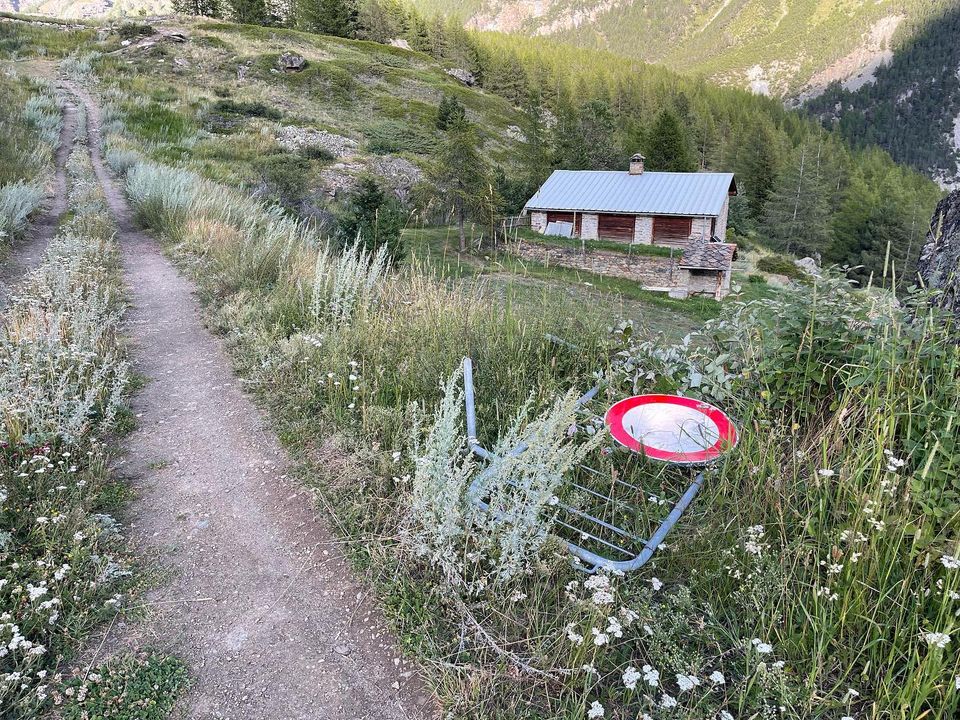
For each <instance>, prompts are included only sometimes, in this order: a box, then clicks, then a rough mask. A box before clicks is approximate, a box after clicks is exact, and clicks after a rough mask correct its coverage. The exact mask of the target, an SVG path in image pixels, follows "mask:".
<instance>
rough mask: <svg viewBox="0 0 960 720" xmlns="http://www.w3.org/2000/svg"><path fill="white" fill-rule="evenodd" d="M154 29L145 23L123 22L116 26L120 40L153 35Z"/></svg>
mask: <svg viewBox="0 0 960 720" xmlns="http://www.w3.org/2000/svg"><path fill="white" fill-rule="evenodd" d="M156 32H157V31H156V30H155V29H154V28H153V26H152V25H147V24H146V23H136V22H125V23H123V24H122V25H120V27H118V28H117V35H119V36H120V39H121V40H135V39H136V38H138V37H146V36H150V35H155V34H156Z"/></svg>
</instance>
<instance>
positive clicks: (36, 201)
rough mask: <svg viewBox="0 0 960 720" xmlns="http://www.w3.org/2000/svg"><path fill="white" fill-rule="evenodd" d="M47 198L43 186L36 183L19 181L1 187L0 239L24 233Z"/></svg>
mask: <svg viewBox="0 0 960 720" xmlns="http://www.w3.org/2000/svg"><path fill="white" fill-rule="evenodd" d="M45 196H46V190H45V189H44V187H43V185H42V184H40V183H36V182H32V183H31V182H24V181H22V180H18V181H17V182H15V183H11V184H9V185H4V186H2V187H0V237H2V236H13V235H18V234H19V233H21V232H23V230H24V228H26V226H27V219H28V218H29V217H30V215H31V213H33V212H34V211H35V210H36V209H37V208H38V207H40V203H42V202H43V198H44V197H45Z"/></svg>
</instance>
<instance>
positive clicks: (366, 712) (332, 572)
mask: <svg viewBox="0 0 960 720" xmlns="http://www.w3.org/2000/svg"><path fill="white" fill-rule="evenodd" d="M72 90H73V92H74V93H75V94H76V96H77V97H78V98H79V100H80V101H81V102H83V103H84V104H85V106H86V108H87V111H88V124H89V131H90V147H91V156H92V161H93V165H94V169H95V171H96V174H97V176H98V178H99V180H100V182H101V183H102V184H103V188H104V191H105V192H106V196H107V201H108V204H109V207H110V209H111V211H112V213H113V214H114V216H115V218H116V221H117V224H118V227H119V244H120V248H121V253H122V262H123V272H124V277H125V280H126V283H127V285H128V287H129V294H130V301H131V305H132V307H131V308H130V310H129V311H128V315H127V326H126V330H127V334H128V336H129V337H130V338H131V340H132V343H133V348H132V360H133V363H134V367H135V369H136V370H137V371H138V372H139V373H142V374H143V375H144V376H145V377H146V378H147V382H146V385H145V387H144V388H143V389H142V390H141V391H139V392H138V393H137V394H136V395H135V397H134V398H133V401H132V405H133V410H134V412H135V414H136V417H137V429H136V430H134V431H133V432H132V433H131V434H130V435H129V436H128V437H127V438H126V440H125V441H124V446H125V448H124V449H125V458H126V460H125V467H124V469H125V471H126V473H127V474H129V475H130V476H131V478H132V481H133V484H134V487H135V490H136V492H137V498H136V499H135V500H134V501H133V503H132V506H131V508H130V511H129V515H130V521H131V522H130V535H131V539H132V541H133V542H134V544H135V545H136V546H138V547H139V548H140V549H141V550H142V551H144V552H145V553H148V554H151V555H154V556H156V557H157V558H159V560H160V563H161V565H162V566H163V567H165V568H166V569H167V570H168V571H169V578H168V580H167V581H165V582H164V583H163V585H162V587H160V588H158V589H156V590H155V591H153V592H152V593H151V594H150V596H149V597H148V598H147V603H149V608H148V609H149V616H148V618H147V619H146V620H145V621H144V622H142V623H131V624H130V625H123V626H118V627H117V628H115V629H114V631H113V632H114V634H115V635H118V636H119V637H120V643H121V644H123V643H126V644H127V645H129V646H131V647H152V648H156V649H159V650H163V651H167V652H172V653H175V654H177V655H179V656H180V657H182V658H183V659H184V660H185V661H186V662H187V663H188V664H189V666H190V669H191V673H192V676H193V679H194V680H193V686H192V688H191V690H190V692H189V695H188V697H187V698H186V700H185V701H184V702H183V703H182V707H180V708H179V710H178V713H179V714H180V715H181V716H182V717H188V718H204V719H207V718H230V719H231V720H245V719H250V720H253V719H255V718H256V719H257V720H265V719H273V718H276V719H277V720H287V719H290V720H293V719H297V718H302V719H304V720H306V719H307V718H310V719H320V718H324V719H325V718H358V719H359V718H390V719H392V718H407V717H418V718H419V717H432V716H434V715H435V714H436V709H435V706H434V701H433V699H432V696H431V695H430V693H429V692H427V691H426V690H425V687H424V684H423V683H422V682H421V680H420V678H419V675H418V673H417V669H416V667H415V666H414V665H413V664H412V663H411V662H409V661H408V660H406V659H404V658H403V656H402V655H401V652H400V650H399V649H398V647H397V640H396V638H395V636H394V635H393V634H392V633H391V632H390V631H389V630H388V628H387V627H386V626H385V623H384V621H383V616H382V613H381V612H379V610H378V608H377V607H375V606H374V605H373V604H372V603H371V602H370V601H369V600H368V598H367V594H366V591H365V590H364V588H363V587H362V586H360V585H359V584H358V583H357V582H356V581H355V580H354V578H353V577H352V575H351V572H350V569H349V567H348V566H347V564H346V562H345V561H344V559H343V557H342V556H341V554H340V553H339V552H338V551H337V549H336V548H337V547H338V545H337V543H336V542H335V540H334V539H333V537H332V536H331V533H330V532H329V530H328V528H327V526H326V524H325V522H324V520H322V519H320V518H318V517H317V513H316V510H315V504H314V499H313V497H312V496H311V494H310V493H309V492H308V491H307V490H305V489H304V488H303V487H302V486H299V485H298V484H296V483H295V482H294V481H293V480H292V479H291V478H290V477H289V474H290V469H289V467H290V464H289V460H288V458H287V456H286V455H285V453H284V450H283V449H282V448H281V446H280V444H279V443H278V441H277V439H276V437H275V436H274V435H273V433H272V432H271V431H270V430H269V429H268V428H267V427H266V424H265V421H264V417H263V416H262V415H261V413H260V411H259V410H258V408H257V407H256V406H255V405H254V403H253V402H252V400H251V399H250V398H249V397H248V396H247V395H245V394H244V393H243V391H242V390H241V387H240V383H239V381H238V379H237V378H236V377H235V375H234V373H233V372H232V370H231V365H230V361H229V359H228V356H227V353H226V352H225V350H224V348H223V346H222V344H221V342H220V341H219V340H218V339H217V338H215V337H214V336H213V335H212V334H211V333H210V332H208V331H207V330H206V329H205V328H204V325H203V320H202V317H201V311H200V307H199V304H198V301H197V299H196V297H195V295H194V287H193V285H192V283H191V282H190V281H189V280H187V279H186V278H184V277H182V276H181V275H180V274H178V272H177V271H176V270H175V269H174V267H173V266H172V265H171V263H170V262H169V260H168V259H167V258H166V257H164V255H163V254H162V253H161V250H160V248H159V247H158V244H157V242H156V241H155V240H154V239H153V238H151V237H150V236H148V235H147V234H145V233H144V232H142V231H141V230H139V229H138V227H137V226H136V223H135V221H134V218H133V214H132V212H131V209H130V207H129V205H128V203H127V201H126V198H125V197H124V194H123V192H122V189H121V188H120V187H119V185H118V183H117V182H116V181H115V180H114V179H113V177H112V176H111V175H110V174H109V173H108V171H107V170H106V168H105V167H104V163H103V159H102V149H101V143H100V134H99V128H100V111H99V108H98V106H97V104H96V102H95V101H94V100H93V99H92V98H91V96H90V95H89V94H88V93H86V92H85V91H84V90H83V89H82V88H79V87H73V88H72ZM114 642H116V641H115V640H111V643H114Z"/></svg>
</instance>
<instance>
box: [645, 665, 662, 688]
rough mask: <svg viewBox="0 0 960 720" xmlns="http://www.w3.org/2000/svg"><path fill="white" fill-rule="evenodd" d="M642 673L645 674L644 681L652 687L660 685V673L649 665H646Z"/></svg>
mask: <svg viewBox="0 0 960 720" xmlns="http://www.w3.org/2000/svg"><path fill="white" fill-rule="evenodd" d="M640 671H641V672H642V673H643V680H644V682H646V683H647V685H649V686H650V687H657V686H658V685H660V672H659V671H657V670H654V669H653V668H652V667H650V666H649V665H644V666H643V667H642V668H641V669H640Z"/></svg>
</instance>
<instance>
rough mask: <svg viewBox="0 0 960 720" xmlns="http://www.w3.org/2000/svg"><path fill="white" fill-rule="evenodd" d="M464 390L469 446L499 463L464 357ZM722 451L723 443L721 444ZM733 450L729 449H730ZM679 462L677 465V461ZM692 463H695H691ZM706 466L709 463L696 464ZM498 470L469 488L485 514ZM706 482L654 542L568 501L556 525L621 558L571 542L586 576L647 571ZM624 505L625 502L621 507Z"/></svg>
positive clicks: (696, 485)
mask: <svg viewBox="0 0 960 720" xmlns="http://www.w3.org/2000/svg"><path fill="white" fill-rule="evenodd" d="M463 388H464V404H465V406H466V421H467V444H468V445H469V447H470V450H471V452H473V453H474V454H475V455H477V456H478V457H480V458H481V459H483V460H486V461H488V462H491V461H493V460H495V459H496V456H495V455H494V454H493V453H492V452H490V451H489V450H487V449H486V448H484V447H483V446H482V445H480V443H479V441H478V440H477V418H476V410H475V400H474V385H473V361H472V360H471V358H469V357H465V358H464V359H463ZM599 390H600V386H599V385H597V386H595V387H593V388H592V389H590V390H589V391H588V392H587V393H585V394H584V395H583V396H581V397H580V399H579V400H577V403H576V405H577V407H583V406H584V405H585V404H587V403H588V402H590V401H591V400H592V399H593V398H594V397H595V396H596V394H597V393H598V392H599ZM735 442H736V440H735V430H734V443H735ZM527 447H528V446H527V444H526V443H524V442H521V443H519V444H518V445H517V446H516V447H514V448H513V449H512V450H510V454H511V455H514V456H516V455H520V454H522V453H523V452H525V451H526V450H527ZM717 447H719V443H718V445H717ZM725 449H728V448H725ZM639 451H640V452H641V453H642V452H643V448H642V446H641V447H640V448H639ZM673 464H676V463H673ZM687 464H688V465H689V464H693V463H687ZM696 464H701V465H702V464H704V463H696ZM579 467H580V469H582V470H584V471H586V472H588V473H593V474H597V475H601V474H602V473H601V472H600V471H599V470H596V469H594V468H590V467H587V466H586V465H580V466H579ZM492 472H494V467H493V465H490V466H488V467H487V468H486V469H484V470H483V471H481V472H480V473H479V474H478V475H477V476H476V477H475V478H474V479H473V481H472V482H471V484H470V488H469V494H470V499H471V501H472V502H474V503H475V504H476V505H477V506H478V507H480V508H481V509H483V510H485V511H486V510H488V509H489V505H488V504H487V503H486V502H485V501H484V498H483V497H482V492H483V490H482V488H483V482H484V480H486V479H487V478H488V477H489V476H490V474H491V473H492ZM703 481H704V470H703V469H700V470H699V471H698V472H697V473H696V475H695V476H694V478H693V480H692V481H691V483H690V485H689V486H688V487H687V489H686V491H685V492H684V493H683V495H681V496H680V499H679V500H678V501H677V503H676V504H675V505H674V506H673V509H672V510H671V511H670V513H669V514H668V515H667V517H666V518H664V519H663V520H662V521H661V522H660V525H659V526H658V527H657V529H656V530H655V531H654V532H653V534H652V535H651V536H650V538H649V539H644V538H641V537H638V536H637V535H635V534H633V533H631V532H629V531H628V530H626V529H624V528H621V527H618V526H617V525H616V524H613V523H610V522H606V521H605V520H602V519H601V518H598V517H595V516H594V515H591V514H589V513H587V512H584V511H583V510H580V509H578V508H575V507H573V506H571V505H568V504H566V503H563V502H561V503H558V507H559V508H560V509H561V510H562V511H564V513H566V517H562V518H561V517H558V518H557V520H556V523H557V524H558V525H559V526H560V527H562V528H565V529H566V530H569V531H572V532H573V533H575V535H576V536H577V537H580V538H583V539H586V540H592V541H594V542H596V543H598V544H599V545H600V546H603V547H604V548H606V549H607V550H609V551H610V552H611V553H612V554H616V556H617V557H618V558H619V559H616V558H612V557H605V556H604V555H601V554H599V553H596V552H593V551H591V550H589V549H587V548H585V547H582V546H581V545H578V544H577V543H576V542H574V541H572V540H566V543H567V550H568V551H569V552H570V554H572V555H573V556H574V557H575V558H577V559H578V560H579V561H580V563H579V566H580V567H581V568H582V569H583V570H585V571H586V572H596V571H597V570H601V569H604V570H614V571H620V572H629V571H631V570H636V569H638V568H640V567H642V566H643V565H644V564H646V563H647V561H649V560H650V558H651V557H653V554H654V553H655V552H656V551H657V548H658V547H659V546H660V545H661V543H662V542H663V540H664V538H666V536H667V534H668V533H669V532H670V530H671V529H673V526H674V525H676V524H677V521H678V520H679V519H680V516H681V515H683V512H684V511H685V510H686V509H687V507H688V506H689V505H690V503H691V502H692V501H693V499H694V498H695V497H696V495H697V493H698V492H700V489H701V488H702V487H703ZM614 483H615V484H618V485H624V486H626V487H629V488H631V489H633V490H635V491H638V492H640V493H642V494H643V495H645V494H646V493H645V491H644V490H643V488H640V487H638V486H636V485H633V484H632V483H628V482H626V481H624V480H621V479H615V480H614ZM570 485H571V486H572V487H573V488H575V489H576V490H578V491H581V492H584V493H587V494H588V495H591V496H594V497H596V498H598V499H600V500H603V501H604V502H606V503H611V504H614V505H616V504H618V503H620V501H618V500H615V499H614V498H613V497H612V496H611V495H604V494H603V493H600V492H598V491H597V490H594V489H592V488H588V487H586V486H584V485H581V484H579V483H576V482H573V481H570ZM621 504H622V503H621ZM603 531H608V532H609V533H612V534H613V535H615V536H617V537H618V538H624V539H625V542H626V541H629V542H634V543H637V544H638V545H639V544H640V543H642V544H643V546H642V548H641V550H640V551H639V552H634V551H632V550H630V549H628V548H624V547H621V546H620V545H618V544H616V543H614V542H611V541H609V540H605V539H603V538H602V537H599V535H600V534H602V533H603Z"/></svg>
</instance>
